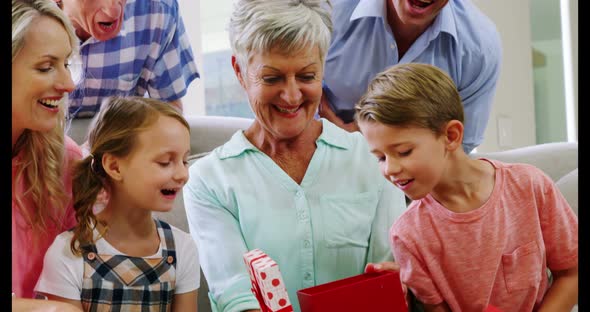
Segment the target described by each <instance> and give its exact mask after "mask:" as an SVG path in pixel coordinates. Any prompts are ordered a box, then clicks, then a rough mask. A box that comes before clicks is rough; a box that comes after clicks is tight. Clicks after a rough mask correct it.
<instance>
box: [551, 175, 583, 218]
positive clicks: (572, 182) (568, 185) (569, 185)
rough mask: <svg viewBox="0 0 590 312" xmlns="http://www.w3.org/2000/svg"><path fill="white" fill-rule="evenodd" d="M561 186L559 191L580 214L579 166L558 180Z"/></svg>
mask: <svg viewBox="0 0 590 312" xmlns="http://www.w3.org/2000/svg"><path fill="white" fill-rule="evenodd" d="M555 185H557V187H558V188H559V191H560V192H561V194H563V196H564V197H565V199H566V200H567V202H568V204H569V205H570V207H572V209H573V210H574V212H575V213H576V216H577V215H578V168H576V169H574V170H572V171H571V172H570V173H568V174H566V175H565V176H563V177H562V178H561V179H559V180H557V182H556V183H555Z"/></svg>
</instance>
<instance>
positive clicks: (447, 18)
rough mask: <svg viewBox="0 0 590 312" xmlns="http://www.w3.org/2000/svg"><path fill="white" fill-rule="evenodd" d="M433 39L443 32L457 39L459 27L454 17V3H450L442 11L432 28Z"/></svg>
mask: <svg viewBox="0 0 590 312" xmlns="http://www.w3.org/2000/svg"><path fill="white" fill-rule="evenodd" d="M430 29H431V30H432V33H431V34H432V35H431V38H433V37H436V36H438V34H439V33H441V32H446V33H448V34H450V35H451V36H453V38H455V39H457V25H456V24H455V17H454V15H453V8H452V1H449V2H448V3H447V4H446V5H445V6H444V7H443V9H442V10H441V11H440V13H439V14H438V16H437V17H436V19H435V20H434V22H433V23H432V26H431V27H430Z"/></svg>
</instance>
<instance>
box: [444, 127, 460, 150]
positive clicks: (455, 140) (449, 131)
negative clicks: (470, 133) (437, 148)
mask: <svg viewBox="0 0 590 312" xmlns="http://www.w3.org/2000/svg"><path fill="white" fill-rule="evenodd" d="M463 131H464V128H463V123H462V122H460V121H459V120H451V121H449V122H447V125H446V126H445V132H444V135H445V140H446V143H447V149H448V150H452V151H454V150H456V149H457V148H461V149H462V148H463V145H462V144H463Z"/></svg>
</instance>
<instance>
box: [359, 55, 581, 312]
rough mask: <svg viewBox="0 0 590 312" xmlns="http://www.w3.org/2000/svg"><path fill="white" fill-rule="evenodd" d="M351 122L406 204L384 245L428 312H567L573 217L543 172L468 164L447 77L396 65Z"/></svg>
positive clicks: (485, 162)
mask: <svg viewBox="0 0 590 312" xmlns="http://www.w3.org/2000/svg"><path fill="white" fill-rule="evenodd" d="M356 113H357V115H356V116H357V120H358V121H359V126H360V129H361V131H362V133H363V134H364V136H365V137H366V139H367V141H368V142H369V146H370V147H371V149H372V153H373V154H374V155H375V156H376V157H377V158H378V159H379V163H380V167H381V172H382V174H383V175H384V176H385V177H386V178H387V180H389V181H391V183H393V184H394V185H396V186H397V187H399V188H400V189H401V190H403V191H404V193H405V194H406V195H407V196H408V197H410V198H411V199H413V200H414V201H413V202H412V203H411V204H410V206H409V207H408V209H407V211H406V212H405V213H404V214H403V215H402V216H401V217H400V218H398V219H397V220H396V221H395V222H394V224H393V226H392V227H391V230H390V239H391V244H392V249H393V255H394V258H395V260H396V261H397V262H398V264H399V266H400V276H401V279H402V282H403V283H405V284H406V285H407V286H408V287H409V288H410V289H411V290H412V292H413V294H414V295H415V296H416V297H417V298H418V300H420V301H421V302H422V303H423V304H424V307H425V310H426V311H483V310H484V309H485V308H486V307H487V306H489V305H492V306H495V307H497V308H500V310H502V311H533V310H535V311H570V310H571V309H572V307H573V306H574V304H575V303H576V302H577V296H578V256H577V254H578V221H577V217H576V216H575V214H574V213H573V211H572V210H571V208H570V207H569V205H568V204H567V202H566V200H565V199H564V197H563V196H562V195H561V193H560V192H559V190H558V189H557V188H556V187H555V185H554V183H553V182H552V180H551V179H550V178H549V177H548V176H547V175H545V174H544V173H543V172H542V171H541V170H539V169H537V168H535V167H533V166H531V165H528V164H508V163H502V162H499V161H495V160H490V159H471V158H470V157H469V156H468V155H466V154H465V152H464V151H463V149H462V148H461V142H462V139H463V106H462V104H461V99H460V96H459V94H458V92H457V89H456V87H455V85H454V84H453V82H452V80H451V79H450V78H449V77H448V76H447V75H446V74H445V73H444V72H442V71H441V70H440V69H438V68H436V67H433V66H430V65H425V64H404V65H397V66H393V67H391V68H390V69H388V70H386V71H384V72H382V73H380V74H378V75H377V76H376V78H374V80H373V81H372V83H371V84H370V86H369V88H368V91H367V93H366V94H365V95H364V96H363V97H362V98H361V100H360V102H359V104H358V105H357V107H356ZM547 268H549V269H550V270H551V273H552V276H553V282H552V283H549V281H548V278H547V272H546V269H547Z"/></svg>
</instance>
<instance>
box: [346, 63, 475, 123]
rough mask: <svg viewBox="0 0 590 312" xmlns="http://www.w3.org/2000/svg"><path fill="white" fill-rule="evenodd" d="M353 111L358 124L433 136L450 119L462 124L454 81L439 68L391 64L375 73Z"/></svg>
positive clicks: (461, 112) (460, 108)
mask: <svg viewBox="0 0 590 312" xmlns="http://www.w3.org/2000/svg"><path fill="white" fill-rule="evenodd" d="M355 110H356V114H355V119H356V120H357V121H369V122H379V123H382V124H386V125H391V126H399V127H407V126H417V127H421V128H426V129H430V130H432V132H433V133H434V134H436V135H440V134H442V131H443V127H444V125H446V123H447V122H449V121H451V120H458V121H460V122H464V117H463V104H462V102H461V96H460V95H459V92H458V91H457V87H456V86H455V83H454V82H453V80H452V79H451V78H450V77H449V76H448V75H447V74H446V73H445V72H443V71H442V70H440V69H439V68H437V67H435V66H432V65H428V64H419V63H408V64H398V65H394V66H392V67H390V68H388V69H386V70H385V71H383V72H381V73H379V74H377V75H376V76H375V78H373V80H372V81H371V83H370V84H369V87H368V88H367V92H366V93H365V94H364V95H363V96H362V97H361V99H360V100H359V102H358V103H357V105H356V106H355Z"/></svg>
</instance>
